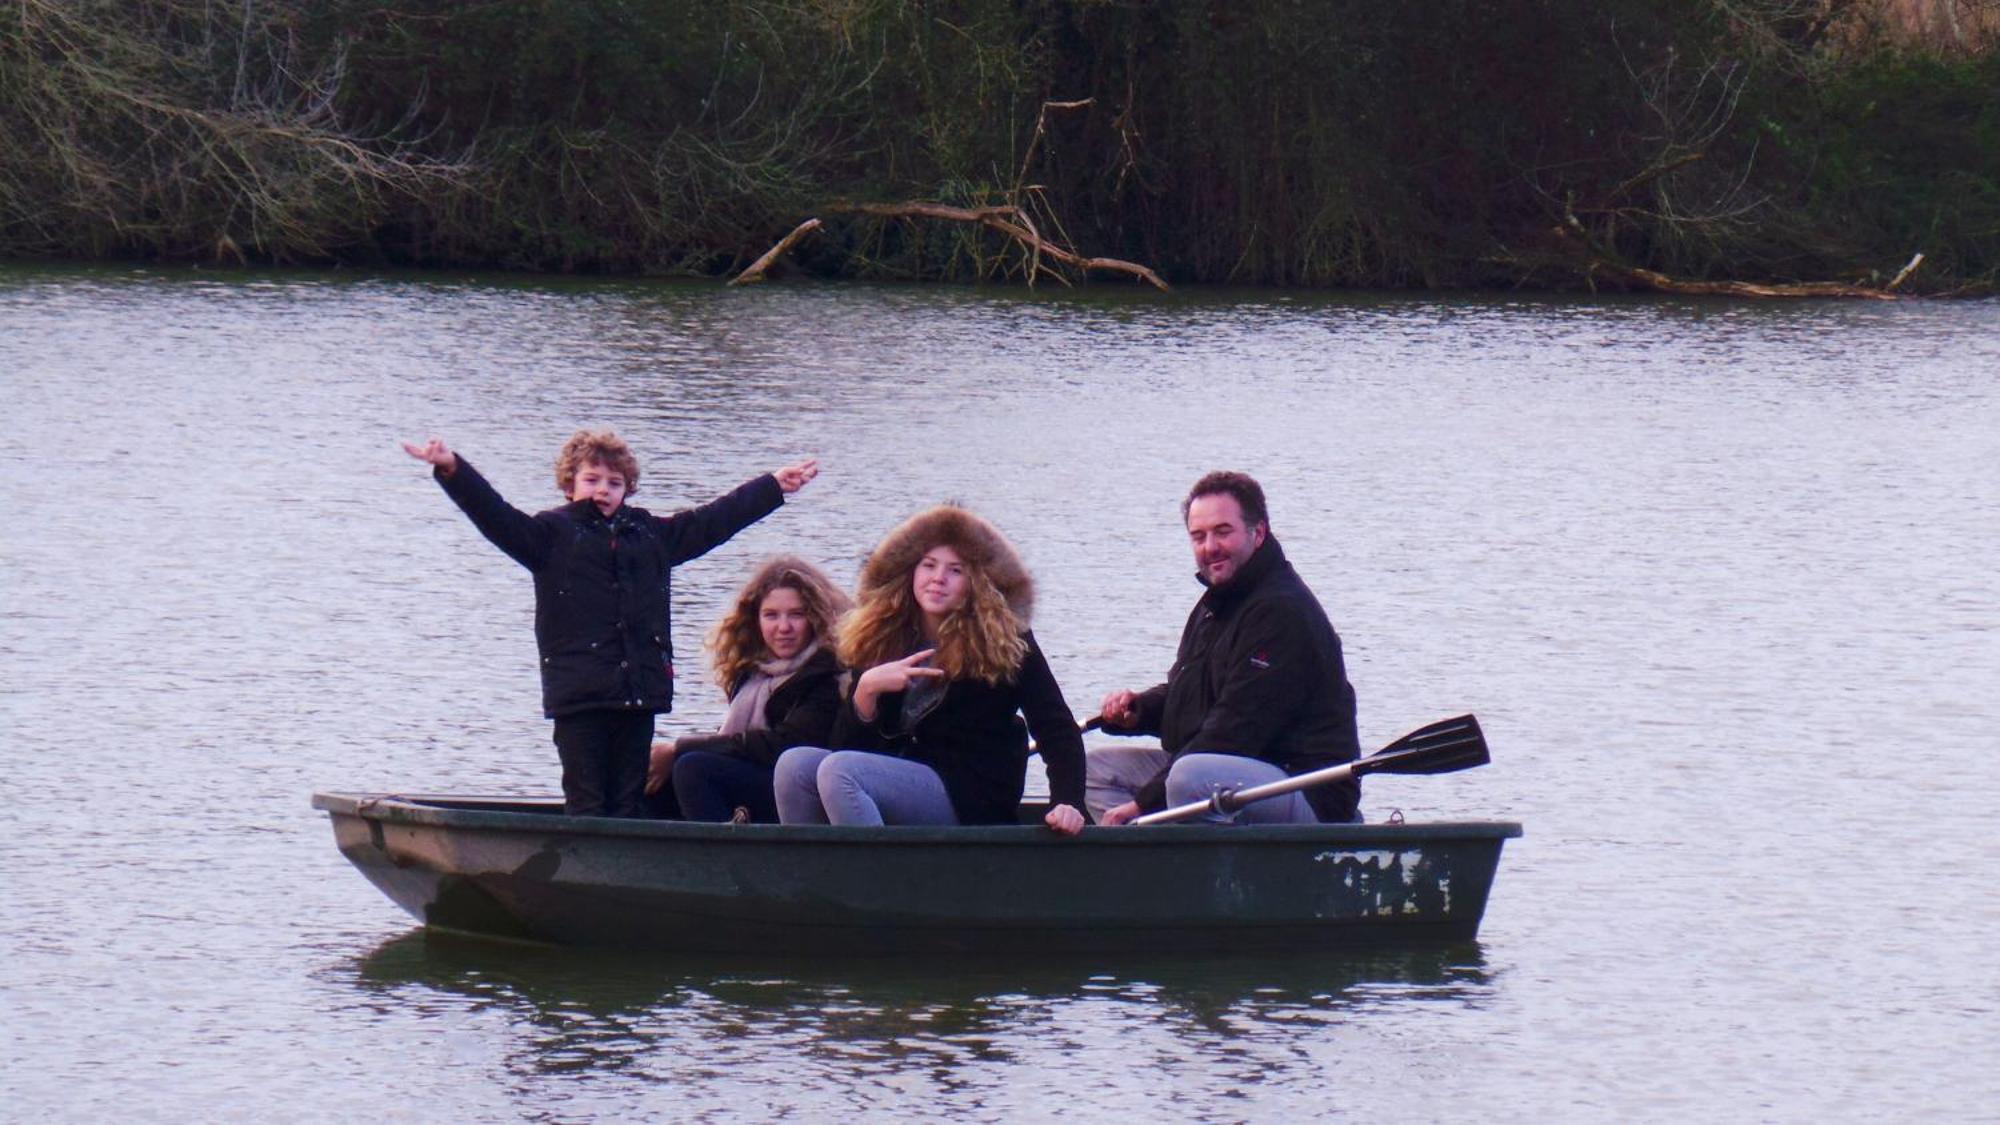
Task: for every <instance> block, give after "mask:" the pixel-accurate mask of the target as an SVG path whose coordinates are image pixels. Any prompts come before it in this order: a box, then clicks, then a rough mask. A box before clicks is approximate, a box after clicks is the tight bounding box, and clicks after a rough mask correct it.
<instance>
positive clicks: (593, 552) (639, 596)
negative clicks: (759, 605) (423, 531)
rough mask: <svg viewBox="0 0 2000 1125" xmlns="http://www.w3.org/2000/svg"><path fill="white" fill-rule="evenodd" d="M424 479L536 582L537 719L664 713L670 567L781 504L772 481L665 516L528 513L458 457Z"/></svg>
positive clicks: (588, 508) (669, 701)
mask: <svg viewBox="0 0 2000 1125" xmlns="http://www.w3.org/2000/svg"><path fill="white" fill-rule="evenodd" d="M433 475H435V476H436V477H437V480H438V483H439V484H441V485H443V486H444V491H445V494H446V495H448V496H450V497H451V498H452V500H453V501H455V502H456V503H457V504H458V506H459V507H460V508H461V509H463V510H464V512H465V514H466V515H467V516H469V517H471V519H472V523H473V526H475V527H477V528H478V529H479V531H480V534H482V535H484V536H486V538H487V539H489V540H491V541H492V543H493V545H494V546H496V547H498V548H500V549H501V550H502V551H505V552H506V553H507V555H508V557H509V558H512V559H513V560H514V561H515V562H517V563H520V564H521V565H522V566H525V567H527V568H528V570H529V571H530V572H532V573H533V574H534V576H535V646H536V648H537V649H539V650H540V652H541V658H542V662H541V668H542V712H543V713H544V714H546V715H547V716H549V717H550V718H557V717H560V716H562V715H570V714H574V713H576V712H578V711H593V710H605V709H617V710H632V711H653V712H659V711H671V710H673V705H674V704H673V699H674V646H673V633H672V631H671V625H672V622H671V619H670V604H669V603H670V595H671V592H672V590H671V585H670V583H671V574H670V570H671V568H673V567H675V566H678V565H680V564H681V563H684V562H686V561H688V560H689V559H694V558H699V557H701V556H702V555H705V554H707V553H708V552H709V551H711V550H714V549H715V548H716V547H718V546H720V545H721V544H723V543H725V542H727V541H728V539H729V537H730V536H732V535H735V534H736V533H737V532H739V531H741V530H743V529H744V528H746V527H748V526H750V525H751V524H753V523H755V522H757V521H758V520H760V519H762V518H764V517H765V516H767V515H769V514H771V512H773V511H775V510H776V509H777V508H778V506H779V505H781V504H783V503H784V500H785V494H784V490H783V489H781V488H779V487H778V480H777V478H776V477H774V476H771V475H769V474H765V475H764V476H761V477H758V478H757V479H755V480H753V481H750V482H749V483H747V484H745V485H743V486H741V487H740V488H738V489H736V490H735V491H734V492H731V493H729V494H728V495H726V496H723V497H720V498H719V499H716V500H711V501H710V502H708V503H706V504H703V505H702V506H700V507H698V508H690V509H688V510H687V511H684V512H675V513H674V514H673V515H671V516H655V515H653V514H652V513H650V512H648V511H646V510H645V509H643V508H634V507H632V506H630V505H624V506H621V507H620V508H619V509H618V510H617V511H615V512H613V513H611V514H610V515H609V516H606V515H605V514H604V513H602V512H600V511H598V510H597V505H596V504H594V503H592V502H590V501H589V500H577V501H573V502H571V503H568V504H564V505H563V506H562V507H560V508H550V509H549V510H548V511H546V512H540V513H537V514H536V515H532V516H531V515H528V514H527V513H526V512H523V511H521V510H520V509H518V508H515V507H514V506H513V505H511V504H509V503H507V501H505V500H503V499H501V497H500V494H499V493H498V492H496V491H494V488H493V486H492V485H490V484H488V483H487V482H486V478H485V477H482V476H480V475H479V471H478V470H477V469H474V468H473V467H472V465H471V463H469V462H468V461H466V459H465V458H463V457H460V458H459V459H458V467H457V469H456V470H454V471H453V472H452V474H451V475H450V476H448V477H447V476H445V475H443V474H442V473H441V472H436V473H434V474H433Z"/></svg>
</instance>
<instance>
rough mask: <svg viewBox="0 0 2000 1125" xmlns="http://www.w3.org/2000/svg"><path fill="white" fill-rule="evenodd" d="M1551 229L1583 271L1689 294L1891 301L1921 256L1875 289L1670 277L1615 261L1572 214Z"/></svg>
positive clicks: (1839, 283)
mask: <svg viewBox="0 0 2000 1125" xmlns="http://www.w3.org/2000/svg"><path fill="white" fill-rule="evenodd" d="M1551 233H1553V234H1554V235H1555V237H1556V240H1557V241H1559V242H1565V243H1568V244H1570V245H1572V246H1575V245H1577V244H1579V243H1580V244H1581V246H1582V249H1583V251H1584V269H1585V271H1586V273H1587V274H1604V275H1607V276H1610V277H1614V278H1617V279H1618V280H1620V281H1623V282H1626V283H1627V284H1630V285H1636V286H1639V287H1641V288H1645V289H1656V290H1658V291H1660V292H1662V293H1681V294H1686V295H1689V296H1714V297H1851V298H1856V299H1859V300H1865V301H1894V300H1897V299H1898V297H1897V295H1896V294H1895V293H1892V292H1890V290H1891V289H1894V288H1895V287H1896V286H1897V285H1900V284H1902V282H1903V279H1904V278H1906V277H1908V276H1909V275H1910V273H1911V271H1913V270H1915V269H1916V268H1917V265H1918V263H1920V262H1922V261H1923V260H1924V256H1923V255H1922V254H1918V255H1917V256H1916V257H1914V258H1912V259H1910V264H1909V265H1907V266H1904V267H1903V270H1902V272H1901V273H1898V274H1897V275H1896V277H1895V279H1894V280H1893V281H1891V282H1890V283H1889V284H1888V285H1887V286H1884V287H1883V288H1880V289H1877V288H1875V287H1873V286H1868V285H1854V284H1851V283H1849V282H1845V281H1796V282H1756V281H1689V280H1686V279H1684V278H1678V277H1670V276H1668V275H1667V274H1663V273H1661V272H1659V271H1658V270H1649V269H1645V268H1643V267H1640V266H1634V265H1627V264H1626V263H1624V262H1621V261H1618V260H1617V259H1616V258H1614V257H1613V256H1612V255H1611V254H1610V253H1609V252H1608V251H1606V250H1605V249H1604V248H1603V247H1601V246H1599V245H1598V244H1597V242H1596V240H1595V239H1593V238H1591V237H1590V234H1589V232H1587V231H1585V230H1584V229H1583V224H1582V223H1581V222H1579V221H1578V220H1577V217H1576V216H1575V215H1573V214H1571V215H1565V216H1564V226H1561V227H1556V228H1555V229H1554V230H1553V231H1552V232H1551Z"/></svg>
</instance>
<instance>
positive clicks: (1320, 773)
mask: <svg viewBox="0 0 2000 1125" xmlns="http://www.w3.org/2000/svg"><path fill="white" fill-rule="evenodd" d="M1492 760H1493V757H1492V755H1490V754H1488V753H1487V752H1486V736H1485V735H1483V734H1481V733H1479V720H1478V719H1475V718H1473V717H1472V716H1471V715H1460V716H1459V717H1457V718H1455V719H1444V720H1441V721H1439V722H1435V723H1432V724H1431V725H1429V726H1427V727H1419V728H1417V729H1416V730H1413V731H1411V732H1410V733H1408V734H1406V735H1404V736H1403V737H1401V738H1399V739H1397V740H1396V741H1394V742H1391V743H1390V744H1389V745H1387V746H1384V747H1383V748H1382V749H1380V750H1378V751H1376V752H1375V753H1373V754H1370V755H1368V756H1367V757H1366V758H1357V759H1355V760H1354V761H1352V762H1342V763H1341V764H1340V765H1337V766H1328V767H1327V768H1325V769H1323V770H1314V771H1312V772H1311V773H1302V774H1299V775H1297V776H1295V777H1288V778H1285V779H1284V780H1282V781H1272V782H1268V783H1266V784H1263V785H1252V786H1250V787H1249V788H1247V789H1224V790H1221V791H1219V792H1217V793H1216V794H1215V795H1214V796H1212V797H1210V798H1208V799H1207V800H1205V801H1189V802H1188V803H1187V804H1185V805H1175V806H1174V807H1173V808H1170V809H1162V810H1160V811H1159V812H1156V813H1148V814H1146V815H1145V816H1139V817H1133V818H1132V819H1131V820H1130V821H1127V822H1126V823H1128V824H1167V823H1170V822H1172V821H1176V820H1186V819H1188V818H1189V817H1194V816H1200V815H1201V814H1202V813H1205V812H1216V813H1233V812H1235V811H1236V810H1238V809H1240V808H1242V807H1243V806H1245V805H1249V804H1254V803H1256V802H1258V801H1262V800H1265V799H1266V798H1270V797H1278V796H1282V795H1284V794H1286V793H1295V792H1297V791H1299V790H1301V789H1310V788H1312V787H1313V786H1315V785H1327V784H1330V783H1332V782H1335V781H1345V780H1347V779H1348V778H1350V777H1360V776H1361V775H1362V774H1364V773H1457V772H1458V771H1459V770H1469V769H1471V768H1472V767H1474V766H1483V765H1485V764H1486V763H1488V762H1490V761H1492Z"/></svg>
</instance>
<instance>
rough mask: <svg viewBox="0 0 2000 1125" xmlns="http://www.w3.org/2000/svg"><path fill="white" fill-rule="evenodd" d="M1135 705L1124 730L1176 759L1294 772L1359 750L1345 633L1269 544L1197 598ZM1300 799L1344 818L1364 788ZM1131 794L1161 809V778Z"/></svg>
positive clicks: (1351, 786)
mask: <svg viewBox="0 0 2000 1125" xmlns="http://www.w3.org/2000/svg"><path fill="white" fill-rule="evenodd" d="M1138 706H1139V721H1138V723H1137V725H1136V726H1135V727H1133V728H1131V729H1129V730H1121V731H1120V732H1119V733H1121V734H1125V733H1131V734H1157V735H1158V736H1159V737H1160V749H1162V750H1165V751H1166V752H1167V753H1169V754H1172V755H1174V756H1176V757H1178V756H1180V755H1182V754H1191V753H1196V752H1200V753H1209V754H1241V755H1242V756H1244V757H1246V758H1261V759H1262V760H1264V761H1266V762H1269V763H1271V764H1272V765H1275V766H1277V767H1278V768H1280V769H1282V770H1284V771H1285V772H1286V773H1287V774H1293V775H1296V774H1301V773H1305V772H1308V771H1310V770H1316V769H1323V768H1325V767H1327V766H1332V765H1338V764H1339V763H1341V762H1351V761H1353V760H1354V759H1355V758H1356V757H1358V756H1359V755H1360V753H1361V743H1360V739H1359V738H1358V737H1357V736H1356V733H1355V725H1354V689H1353V688H1352V687H1351V686H1349V685H1348V682H1347V667H1346V664H1345V663H1344V662H1343V661H1342V659H1341V654H1340V636H1339V635H1338V634H1337V633H1335V632H1334V631H1333V624H1332V622H1330V621H1328V620H1327V618H1326V611H1325V610H1324V609H1321V608H1320V604H1319V599H1317V598H1315V597H1313V592H1312V591H1311V590H1309V589H1307V588H1306V584H1305V583H1304V582H1303V581H1302V580H1300V578H1299V573H1298V571H1296V570H1293V569H1292V564H1291V563H1290V562H1288V561H1287V560H1286V559H1285V552H1284V551H1283V550H1282V549H1281V548H1280V547H1279V546H1278V541H1277V539H1276V538H1267V539H1266V540H1265V541H1264V545H1263V546H1261V547H1259V548H1257V551H1256V553H1255V554H1253V555H1251V556H1250V561H1249V562H1247V563H1245V564H1244V566H1243V569H1242V571H1241V572H1240V573H1239V574H1237V575H1236V576H1235V578H1234V579H1232V580H1231V581H1228V582H1225V583H1223V584H1222V585H1220V586H1214V587H1210V588H1209V590H1208V592H1207V593H1205V594H1203V595H1202V597H1201V600H1200V601H1198V602H1196V603H1195V607H1194V612H1193V613H1191V614H1189V615H1188V620H1187V627H1186V629H1184V630H1183V631H1182V632H1181V647H1180V652H1179V653H1178V654H1177V655H1176V656H1175V658H1174V667H1173V670H1172V671H1171V672H1169V673H1167V682H1166V683H1164V684H1160V685H1158V686H1157V687H1154V688H1152V689H1151V690H1149V691H1146V692H1143V693H1141V694H1140V696H1139V705H1138ZM1305 796H1306V800H1307V801H1308V802H1309V803H1310V804H1311V805H1312V807H1313V812H1314V813H1315V814H1317V815H1318V817H1319V818H1320V820H1322V821H1332V822H1335V823H1345V822H1346V821H1348V820H1350V819H1352V818H1353V816H1354V810H1355V806H1356V805H1357V804H1358V803H1359V802H1360V799H1361V784H1360V782H1358V781H1354V780H1352V779H1350V780H1347V781H1343V782H1338V783H1335V784H1333V785H1321V786H1318V787H1316V788H1313V789H1308V790H1306V794H1305ZM1136 799H1137V802H1138V805H1139V807H1140V809H1141V810H1143V811H1146V812H1153V811H1156V810H1158V809H1160V808H1163V807H1164V806H1165V805H1166V800H1167V783H1166V773H1165V771H1162V772H1161V773H1160V775H1159V776H1158V777H1156V778H1154V779H1153V780H1152V781H1151V782H1150V783H1148V784H1147V785H1146V786H1145V787H1144V788H1143V789H1141V790H1140V791H1139V794H1138V796H1137V798H1136Z"/></svg>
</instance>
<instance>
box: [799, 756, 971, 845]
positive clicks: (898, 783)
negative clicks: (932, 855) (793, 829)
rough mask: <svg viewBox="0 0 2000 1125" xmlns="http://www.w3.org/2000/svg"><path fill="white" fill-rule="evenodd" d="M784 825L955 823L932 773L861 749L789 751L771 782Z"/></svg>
mask: <svg viewBox="0 0 2000 1125" xmlns="http://www.w3.org/2000/svg"><path fill="white" fill-rule="evenodd" d="M771 787H772V792H773V795H774V796H776V797H777V800H778V820H779V821H780V822H781V823H784V824H859V825H879V824H957V823H958V814H957V813H956V812H953V811H952V807H951V797H950V796H948V795H947V794H946V793H945V791H944V782H943V780H941V779H940V778H939V777H938V775H937V771H936V770H933V769H931V768H930V767H929V766H926V765H923V764H922V763H919V762H910V761H905V760H904V759H902V758H893V757H890V756H889V755H887V754H871V753H869V752H867V751H865V750H821V749H820V748H818V747H816V746H794V747H792V748H791V749H790V750H787V751H785V753H784V755H783V756H781V757H780V758H779V759H778V769H777V772H776V774H775V775H773V777H772V779H771Z"/></svg>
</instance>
